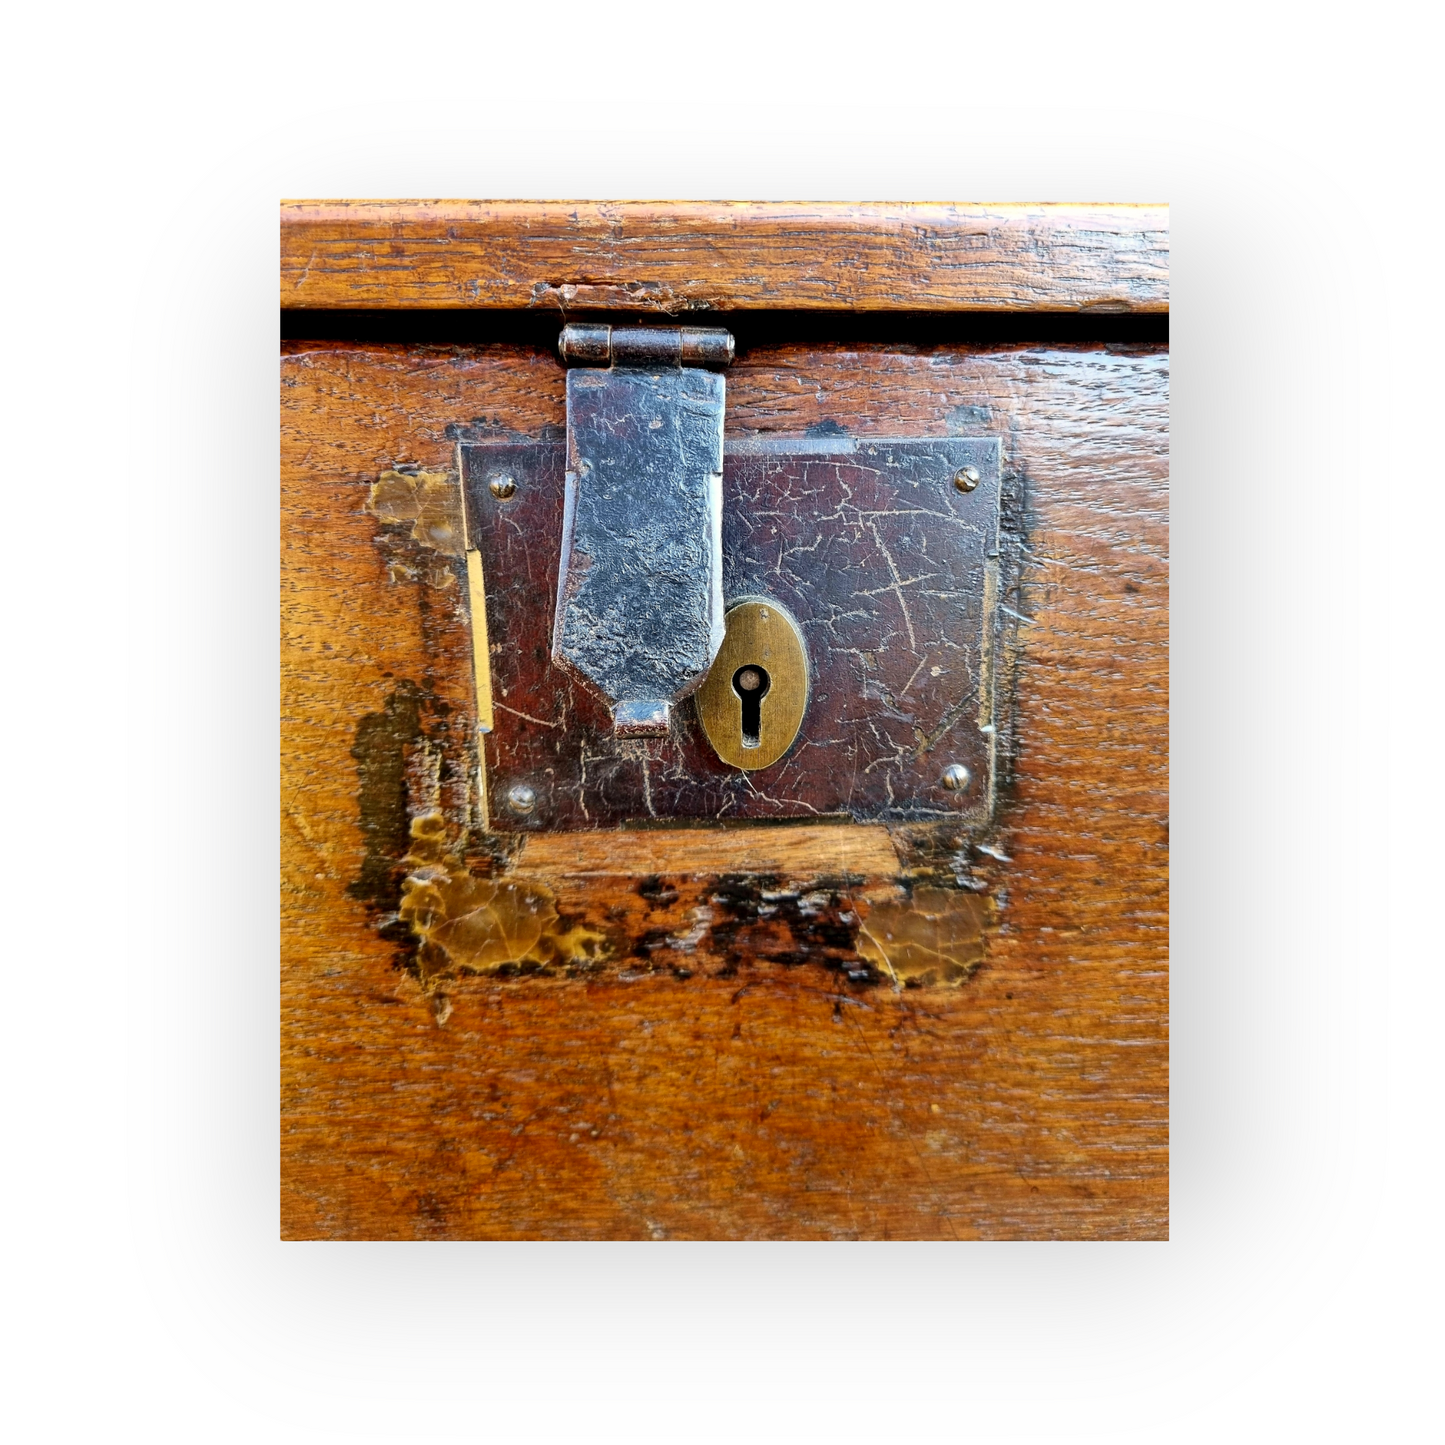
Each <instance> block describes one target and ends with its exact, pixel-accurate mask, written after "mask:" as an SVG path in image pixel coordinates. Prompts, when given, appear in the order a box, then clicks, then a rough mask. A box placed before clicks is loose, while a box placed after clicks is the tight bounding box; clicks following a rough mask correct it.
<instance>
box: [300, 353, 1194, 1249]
mask: <svg viewBox="0 0 1445 1445" xmlns="http://www.w3.org/2000/svg"><path fill="white" fill-rule="evenodd" d="M288 351H289V354H287V355H286V356H285V357H284V359H283V367H282V400H283V433H282V472H283V492H284V514H283V532H282V543H283V550H284V556H285V566H284V574H283V576H284V582H283V588H284V590H283V657H284V670H283V695H284V717H283V825H284V829H285V831H284V836H283V964H282V997H283V1020H282V1059H283V1077H282V1094H283V1128H282V1150H283V1204H282V1232H283V1234H284V1236H285V1237H287V1238H297V1239H299V1238H350V1239H382V1238H387V1239H418V1238H723V1239H730V1238H934V1237H937V1238H999V1239H1016V1238H1134V1239H1144V1238H1162V1237H1164V1236H1165V1235H1166V1234H1167V1228H1168V1225H1167V1218H1168V1216H1167V1201H1168V1174H1167V1117H1168V1105H1167V971H1166V957H1167V928H1168V920H1167V744H1168V729H1167V680H1168V669H1167V580H1166V578H1167V574H1166V544H1167V476H1168V442H1167V435H1168V433H1167V428H1168V382H1167V377H1168V357H1167V354H1166V353H1165V352H1164V351H1162V350H1160V349H1154V348H1147V349H1139V348H1136V349H1126V350H1109V349H1102V348H1101V349H1086V348H1085V349H1063V348H1054V349H1041V348H1015V349H1009V350H1002V351H971V350H968V349H963V348H957V347H920V348H899V349H888V348H884V347H859V348H849V347H846V346H837V345H833V346H824V347H818V348H815V349H812V350H807V351H803V350H796V349H789V348H777V349H775V350H772V351H762V352H758V353H756V354H754V355H752V356H751V357H750V358H749V359H748V360H747V362H746V363H745V364H744V365H741V366H740V367H738V368H736V369H735V371H734V373H733V374H732V375H731V376H730V379H729V408H728V424H729V427H730V429H732V430H734V431H737V432H743V433H749V432H758V431H764V430H769V429H773V430H779V431H799V430H803V429H806V428H807V427H809V426H815V425H818V424H820V423H822V422H825V421H828V420H838V421H843V422H846V423H847V424H848V425H849V426H850V427H853V428H856V429H857V430H859V431H860V432H873V433H875V434H881V433H884V432H887V433H890V434H894V435H896V434H899V433H900V432H917V433H918V434H920V435H930V434H931V435H941V434H947V433H950V432H965V431H966V432H969V433H978V432H987V433H990V434H998V435H1001V436H1002V437H1003V438H1004V445H1005V453H1006V466H1007V468H1008V473H1009V476H1010V477H1011V478H1012V484H1013V485H1014V486H1015V487H1016V488H1017V491H1018V502H1019V505H1020V507H1021V508H1022V510H1023V512H1024V514H1025V515H1026V518H1027V522H1028V550H1027V554H1026V559H1025V560H1026V568H1025V587H1024V591H1023V595H1022V599H1021V605H1019V606H1018V610H1019V611H1020V612H1021V614H1022V616H1023V618H1024V621H1023V623H1022V625H1021V634H1020V642H1021V649H1022V651H1021V665H1020V667H1019V669H1018V674H1017V696H1016V700H1015V707H1016V720H1017V735H1018V740H1019V741H1018V753H1017V758H1016V761H1015V764H1014V774H1013V781H1012V785H1011V788H1010V789H1009V791H1008V795H1007V799H1006V802H1005V805H1004V807H1003V809H1002V810H1001V813H1000V817H999V824H998V828H997V830H996V834H995V836H994V838H993V839H992V841H991V844H990V847H991V848H992V850H993V852H994V853H996V854H998V855H1000V856H999V857H991V856H989V855H987V854H979V855H974V856H971V857H970V858H969V859H968V860H967V869H966V871H968V872H969V873H970V875H971V877H972V880H973V881H974V882H975V883H976V884H977V885H979V886H980V887H982V888H983V889H984V890H985V891H983V892H981V893H978V894H965V893H958V894H953V895H951V896H954V897H959V898H977V899H979V900H981V905H980V906H981V907H982V903H986V905H987V908H986V910H985V911H981V912H979V913H978V914H977V918H978V919H979V921H980V926H984V927H985V928H986V932H985V934H984V935H983V940H982V944H981V947H982V949H983V952H984V960H983V963H982V965H981V966H980V967H978V968H977V969H976V971H974V972H972V974H971V975H970V976H969V977H968V978H967V981H966V982H964V983H962V984H961V985H960V986H957V987H949V988H945V987H924V988H910V989H904V990H901V991H895V990H894V989H892V988H891V987H889V986H888V985H887V984H886V983H873V984H869V983H867V982H863V983H860V982H857V981H855V980H853V979H852V978H851V977H850V975H849V973H848V971H847V959H848V957H849V951H848V948H847V947H846V946H845V945H847V944H848V941H849V938H850V937H852V936H853V935H851V934H850V933H849V931H848V927H847V926H845V925H844V924H841V923H839V922H838V920H839V919H840V918H843V917H844V916H845V915H849V913H850V910H856V913H857V915H858V916H861V917H863V920H864V922H863V925H862V926H863V927H864V928H866V927H867V923H868V916H869V910H870V909H872V910H874V911H873V913H872V915H871V916H872V917H873V918H874V919H875V920H876V919H877V918H878V917H880V916H881V913H880V910H886V909H887V908H889V907H892V906H895V905H893V904H891V903H890V902H889V900H890V899H896V898H898V897H899V896H901V895H900V892H899V885H898V882H897V878H898V876H899V875H903V876H905V877H910V876H911V877H913V879H914V882H915V884H916V883H917V882H918V880H919V879H921V878H923V877H924V875H925V873H926V872H927V870H928V868H930V867H934V866H936V862H937V860H931V861H930V860H928V859H922V860H921V861H920V859H919V858H918V857H917V855H916V851H915V850H913V849H912V845H911V842H910V839H909V838H908V837H907V835H906V833H898V834H895V835H894V837H893V839H892V844H891V845H890V846H888V847H880V845H879V835H878V834H877V833H876V832H873V831H872V830H852V829H847V828H839V829H837V830H826V829H825V830H819V831H822V832H825V833H829V834H830V836H832V833H833V832H834V831H835V832H836V836H837V837H838V839H839V840H840V843H839V845H838V846H840V847H845V848H847V849H849V854H848V857H845V858H844V859H843V860H842V867H841V868H840V866H839V860H838V859H837V858H836V857H831V856H829V855H828V853H827V851H826V848H825V847H823V846H821V845H820V843H819V840H809V839H805V838H804V835H803V834H802V833H801V832H800V833H798V834H797V835H796V836H795V837H793V838H792V839H789V837H788V835H789V834H790V833H793V830H791V829H787V828H778V829H766V830H758V831H762V832H767V833H772V834H775V835H776V836H777V839H778V843H779V846H778V847H777V849H776V851H775V852H773V853H769V852H768V851H767V840H761V841H759V840H757V839H747V838H743V837H740V836H738V835H737V834H733V835H731V836H730V835H729V833H728V832H727V831H719V832H710V831H708V830H695V829H694V830H687V831H686V832H683V833H678V834H668V833H666V832H660V833H656V834H641V835H626V836H625V837H619V838H617V840H616V842H613V841H612V835H605V834H604V835H594V836H593V837H592V838H591V839H590V840H589V839H587V838H585V837H583V836H581V835H574V836H572V837H569V838H566V839H564V840H557V839H540V838H539V839H535V840H532V841H530V842H529V843H528V844H527V847H526V849H525V851H523V852H522V854H521V856H520V858H517V859H508V858H507V857H505V856H500V857H497V858H489V857H478V858H475V859H473V860H472V863H473V866H474V867H475V868H476V869H477V871H478V872H479V873H483V874H484V873H485V872H486V870H487V869H488V868H493V869H495V870H497V871H496V876H498V877H500V878H508V879H517V880H524V881H525V882H526V885H527V886H541V885H545V887H546V888H547V889H548V890H550V891H551V893H552V894H554V895H555V898H556V905H557V908H558V910H559V912H560V914H561V915H562V916H563V917H564V919H568V920H576V921H579V925H585V926H587V927H592V928H595V929H596V930H598V931H600V932H608V935H609V938H610V940H611V946H613V947H615V948H616V947H620V948H621V949H622V952H621V953H619V954H616V955H614V957H613V961H612V962H611V963H609V964H608V965H607V967H605V968H603V969H600V970H598V971H595V972H592V973H585V974H584V975H583V976H567V975H566V974H565V973H556V974H554V975H553V976H535V977H518V978H502V977H497V976H494V975H493V976H479V977H466V976H459V977H456V978H453V979H450V980H449V981H447V983H446V985H445V991H446V1009H445V1010H439V1009H438V1008H437V994H436V991H435V989H433V991H432V992H431V993H429V992H428V990H427V985H426V984H425V983H424V982H423V981H422V979H421V978H420V977H419V974H418V970H417V967H416V963H415V958H414V957H412V958H411V959H410V961H409V960H408V955H407V953H406V946H405V940H404V939H403V938H402V937H401V936H400V934H399V932H398V929H397V928H396V926H395V924H394V923H393V924H390V925H389V924H388V923H387V921H386V917H385V911H384V908H383V906H382V904H383V902H384V899H385V896H386V887H387V886H388V883H387V880H388V878H391V879H394V878H395V876H396V874H397V871H398V870H399V869H401V868H402V867H404V864H403V862H402V859H401V857H400V856H399V854H400V853H402V852H404V850H405V848H406V847H407V843H406V841H405V839H404V838H400V840H399V834H398V829H404V828H405V825H406V823H407V819H408V816H410V817H412V819H413V821H414V820H415V817H416V815H417V812H418V809H422V808H425V807H426V806H434V807H435V808H436V809H437V815H438V816H439V817H440V818H441V819H442V821H443V824H444V826H445V828H446V829H447V830H449V835H450V836H454V837H458V838H460V837H462V836H463V835H464V834H465V831H466V828H467V826H468V822H469V820H470V819H472V817H473V814H474V810H475V808H476V799H475V796H474V793H473V791H472V790H471V784H470V782H469V778H468V773H467V766H466V761H465V760H466V756H467V751H468V747H469V729H470V726H471V709H472V706H473V704H472V700H471V683H470V678H469V657H468V650H467V628H466V584H465V573H464V571H461V575H460V576H458V575H457V573H458V571H459V570H460V569H461V563H460V561H459V560H457V559H444V560H445V561H446V563H447V567H450V568H452V569H453V570H452V571H451V573H450V574H448V572H447V567H443V568H440V569H438V568H437V567H436V566H435V565H434V561H435V558H434V556H432V557H428V555H426V554H425V553H424V551H422V550H420V549H418V548H417V547H415V546H414V545H413V544H412V543H410V542H408V541H405V540H402V541H398V540H397V538H396V536H395V535H393V534H394V532H395V529H391V531H388V529H387V528H386V527H384V526H383V525H382V524H381V523H379V522H378V520H377V519H376V518H375V517H374V516H372V515H371V514H369V513H368V511H367V509H366V499H367V496H368V492H369V488H370V485H371V484H372V483H373V482H375V481H376V479H377V477H378V476H379V475H380V474H381V473H382V472H384V471H386V470H388V469H391V468H393V467H395V466H397V465H398V464H402V465H406V464H410V465H412V466H415V467H418V468H425V469H427V470H428V471H431V472H439V471H444V470H446V469H448V468H451V467H454V465H455V461H454V455H453V445H452V441H451V438H450V436H449V435H448V428H449V427H451V426H454V425H456V424H458V423H463V424H466V423H474V422H475V421H476V420H477V419H479V418H486V419H497V420H500V422H501V423H502V424H504V425H506V426H509V427H512V428H515V429H517V430H519V431H524V432H530V433H535V432H536V431H537V430H538V429H540V428H541V427H542V426H544V425H549V424H550V425H557V424H559V423H560V422H561V420H562V406H563V381H562V376H563V373H562V371H561V368H560V367H559V366H558V365H557V364H556V362H555V360H554V359H553V358H552V357H551V356H550V355H549V354H547V353H546V352H544V351H541V350H529V349H526V348H519V347H510V346H494V347H439V348H408V347H399V346H397V347H370V348H364V347H348V346H344V345H339V344H331V345H318V346H314V347H309V346H306V345H304V344H292V345H291V346H290V347H289V348H288ZM378 539H380V541H379V540H378ZM447 575H451V576H452V579H453V580H452V581H451V582H450V583H449V582H447V581H446V577H447ZM428 800H430V801H428ZM747 831H748V832H752V831H754V830H747ZM850 835H851V836H850ZM845 838H846V839H848V841H847V842H846V843H844V842H842V841H841V840H843V839H845ZM785 840H786V841H785ZM826 841H827V840H826V839H825V840H822V842H823V843H826ZM855 844H856V846H855ZM759 848H762V850H763V851H761V852H760V851H759ZM579 849H583V850H587V849H591V850H592V851H590V852H586V853H585V856H581V855H579V853H578V850H579ZM388 850H390V852H388ZM895 859H897V860H898V861H897V862H896V863H895V861H894V860H895ZM643 870H645V872H644V871H643ZM840 873H842V874H843V875H844V876H843V877H842V878H841V879H840V878H839V877H838V876H836V875H838V874H840ZM824 875H834V876H832V877H828V878H825V877H824ZM820 880H821V882H822V883H824V884H826V885H827V886H828V887H831V888H832V889H833V890H834V893H833V894H830V895H829V897H828V900H825V903H824V904H821V905H819V906H820V907H821V908H822V909H823V912H824V913H825V914H827V913H829V911H830V910H831V916H832V918H833V920H834V922H833V924H832V925H831V931H827V932H823V933H819V932H816V931H815V932H813V933H810V932H809V929H810V928H814V927H815V922H814V923H810V922H808V921H807V919H806V918H804V917H803V913H804V912H805V910H802V909H801V907H800V905H799V903H798V902H797V900H798V899H799V898H800V897H804V896H809V895H807V893H806V890H807V889H809V888H811V887H814V886H815V885H818V884H819V883H820ZM770 898H772V899H780V900H781V901H780V902H769V901H768V900H769V899H770ZM790 898H791V899H793V900H794V901H793V902H791V903H790V902H788V899H790ZM769 908H771V909H773V911H772V912H771V913H769V912H768V909H769ZM699 909H707V910H710V911H711V912H710V917H709V918H708V919H706V920H703V922H702V924H700V925H699V924H698V923H697V920H696V918H695V914H696V912H697V910H699ZM694 934H695V935H696V936H695V937H694ZM860 937H861V935H860ZM840 940H841V943H840ZM629 950H630V951H629ZM443 1015H444V1016H445V1022H444V1023H439V1022H438V1018H439V1017H442V1016H443Z"/></svg>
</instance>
